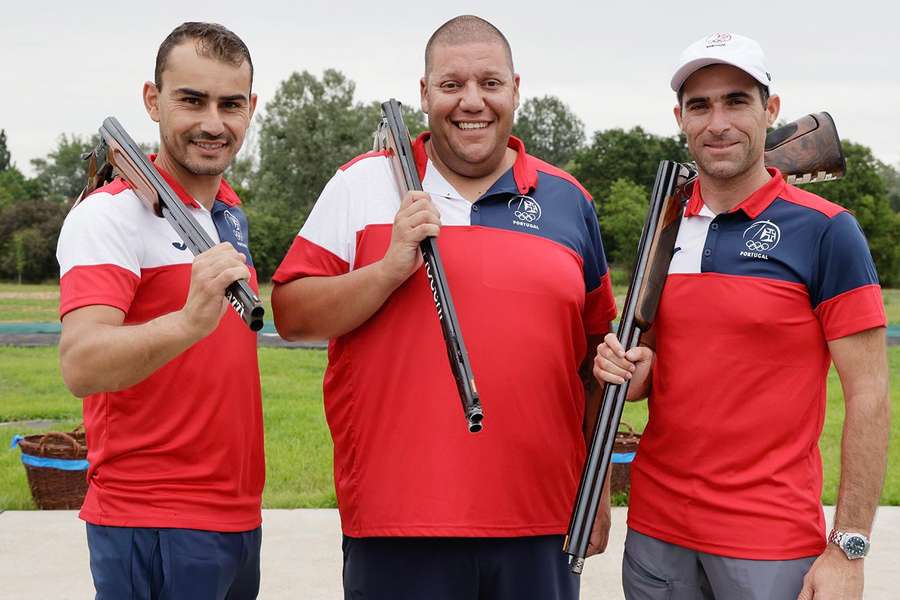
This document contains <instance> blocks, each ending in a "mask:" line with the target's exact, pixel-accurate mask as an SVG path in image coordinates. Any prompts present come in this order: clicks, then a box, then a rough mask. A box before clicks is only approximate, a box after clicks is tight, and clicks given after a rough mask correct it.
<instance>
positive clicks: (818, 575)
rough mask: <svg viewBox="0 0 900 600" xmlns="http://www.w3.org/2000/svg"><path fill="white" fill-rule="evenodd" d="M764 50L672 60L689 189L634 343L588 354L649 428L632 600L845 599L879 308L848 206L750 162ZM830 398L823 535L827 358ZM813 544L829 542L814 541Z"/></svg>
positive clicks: (726, 36)
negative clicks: (829, 480) (835, 390)
mask: <svg viewBox="0 0 900 600" xmlns="http://www.w3.org/2000/svg"><path fill="white" fill-rule="evenodd" d="M770 85H771V77H770V75H769V71H768V69H767V68H766V64H765V59H764V56H763V52H762V49H761V48H760V47H759V45H758V44H757V43H756V42H754V41H753V40H750V39H748V38H745V37H743V36H739V35H735V34H730V33H719V34H715V35H711V36H709V37H707V38H704V39H702V40H699V41H697V42H696V43H694V44H692V45H691V46H689V47H688V48H687V49H686V50H685V51H684V53H683V54H682V57H681V61H680V65H679V67H678V69H677V70H676V71H675V74H674V75H673V77H672V80H671V86H672V90H673V91H675V92H676V94H677V99H678V104H677V106H676V107H675V118H676V120H677V122H678V124H679V126H680V127H681V130H682V132H684V135H685V136H686V138H687V143H688V148H689V150H690V153H691V156H692V157H693V158H694V160H695V161H696V163H697V169H698V171H699V177H698V180H697V182H696V183H695V184H694V187H693V195H692V196H691V198H690V200H689V201H688V203H687V206H686V207H685V209H684V214H683V216H682V219H681V224H680V228H679V230H678V238H677V241H676V242H675V245H676V246H677V247H679V248H680V251H679V252H678V253H676V254H675V255H674V257H673V258H672V262H671V265H670V267H669V274H668V278H667V279H666V284H665V289H664V290H663V294H662V297H661V300H660V303H659V310H658V313H657V316H656V320H655V321H654V324H653V328H652V329H651V330H650V331H649V332H648V333H649V335H647V336H645V337H644V338H642V345H641V346H639V347H637V348H634V349H631V350H629V351H628V352H627V353H624V352H623V349H622V346H621V344H619V342H618V340H616V337H615V335H613V334H610V335H608V336H607V337H606V341H605V342H604V343H603V344H601V345H600V347H599V349H598V354H597V357H596V360H595V366H594V373H595V374H596V375H597V377H598V378H600V379H601V380H602V381H606V382H611V383H622V382H623V377H628V378H629V379H631V386H630V388H629V391H628V393H629V398H628V399H629V400H637V399H641V398H644V397H648V396H649V402H650V417H649V421H648V423H647V427H646V429H645V430H644V434H643V437H642V438H641V446H640V451H639V452H638V456H637V459H636V460H635V462H634V463H633V465H632V470H631V484H632V487H631V497H630V500H629V509H628V527H629V529H628V535H627V537H626V541H625V557H624V561H623V565H622V576H623V582H624V586H625V596H626V597H627V598H630V599H632V598H633V599H638V598H640V599H642V600H646V599H656V598H658V599H663V598H685V599H687V598H698V599H699V598H704V599H710V598H719V599H729V600H730V599H731V598H746V599H752V600H756V599H758V600H796V599H797V598H798V597H799V598H800V600H811V599H812V598H845V599H853V600H858V599H859V598H861V597H862V590H863V562H864V561H863V560H861V559H862V558H863V557H864V556H865V554H866V552H867V551H868V546H869V541H868V536H869V535H870V533H871V529H872V521H873V518H874V515H875V509H876V507H877V505H878V500H879V496H880V493H881V486H882V481H883V478H884V470H885V461H886V457H887V440H888V431H889V426H890V425H889V421H890V400H889V398H888V384H887V357H886V347H885V327H884V326H885V312H884V306H883V304H882V300H881V290H880V289H879V286H878V276H877V274H876V273H875V266H874V264H873V262H872V257H871V255H870V253H869V249H868V247H867V245H866V240H865V238H864V237H863V233H862V230H861V229H860V227H859V225H858V224H857V222H856V220H855V219H854V217H853V215H851V214H850V213H849V212H848V211H846V210H845V209H843V208H841V207H840V206H838V205H836V204H833V203H831V202H829V201H827V200H825V199H823V198H820V197H818V196H815V195H813V194H811V193H809V192H807V191H805V190H802V189H799V188H796V187H794V186H792V185H790V184H788V183H786V182H785V180H784V178H783V177H782V175H781V173H780V172H779V171H778V170H777V169H771V168H770V169H767V168H766V166H765V162H764V146H765V138H766V128H767V127H769V126H771V125H772V124H774V123H775V120H776V119H777V118H778V112H779V109H780V105H781V102H780V99H779V97H778V96H776V95H774V94H772V90H771V89H770ZM832 362H833V363H834V366H835V368H836V370H837V373H838V375H839V376H840V380H841V386H842V388H843V392H844V394H843V396H844V408H845V417H844V429H843V437H842V445H841V482H840V490H839V492H838V501H837V507H836V511H835V517H834V529H833V530H832V533H831V535H830V536H829V537H828V538H827V541H826V537H825V519H824V515H823V511H822V506H821V501H820V498H821V495H822V458H821V456H820V454H819V449H818V440H819V436H820V435H821V433H822V423H823V421H824V417H825V391H826V390H825V387H826V386H825V382H826V378H827V376H828V369H829V366H830V365H831V363H832ZM828 541H830V542H831V543H827V542H828Z"/></svg>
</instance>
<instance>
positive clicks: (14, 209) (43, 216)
mask: <svg viewBox="0 0 900 600" xmlns="http://www.w3.org/2000/svg"><path fill="white" fill-rule="evenodd" d="M67 212H68V208H67V207H66V206H65V205H63V204H60V203H57V202H48V201H46V200H30V201H23V202H17V203H15V204H12V205H10V206H7V207H6V208H4V209H2V210H0V279H18V280H20V281H43V280H45V279H52V278H54V277H56V276H57V273H58V267H57V264H56V242H57V239H58V238H59V230H60V228H61V227H62V222H63V219H65V216H66V213H67Z"/></svg>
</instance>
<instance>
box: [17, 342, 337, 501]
mask: <svg viewBox="0 0 900 600" xmlns="http://www.w3.org/2000/svg"><path fill="white" fill-rule="evenodd" d="M259 358H260V368H261V371H262V373H263V376H262V392H263V412H264V416H265V423H266V433H265V435H266V463H267V473H266V481H267V485H266V490H265V494H264V496H263V503H264V506H265V507H266V508H328V507H334V506H337V503H336V501H335V496H334V486H333V485H332V473H331V438H330V436H329V434H328V429H327V426H326V423H325V416H324V414H323V411H322V373H323V371H324V369H325V360H326V356H325V352H324V351H321V350H286V349H277V348H260V349H259ZM31 419H59V420H60V422H59V423H57V424H54V425H53V426H52V427H51V428H50V429H53V430H57V431H59V430H62V431H66V430H69V429H71V428H72V427H74V426H75V425H76V424H77V423H78V422H79V421H80V420H81V401H80V400H78V399H77V398H73V397H72V396H71V395H70V394H69V393H68V391H67V390H66V389H65V387H64V386H63V384H62V380H61V378H60V375H59V366H58V362H57V351H56V348H55V347H45V348H11V347H3V346H0V422H3V421H13V420H15V421H22V420H31ZM46 429H47V428H44V430H46ZM17 433H18V434H23V435H24V434H29V433H38V431H37V430H34V429H29V428H25V427H21V426H0V510H4V509H6V510H9V509H28V508H33V507H34V506H33V503H32V501H31V496H30V492H29V490H28V483H27V481H26V479H25V470H24V469H23V467H22V464H21V462H20V459H19V451H18V450H9V449H8V448H9V444H10V441H11V439H12V436H13V435H15V434H17Z"/></svg>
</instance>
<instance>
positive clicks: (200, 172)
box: [162, 137, 234, 177]
mask: <svg viewBox="0 0 900 600" xmlns="http://www.w3.org/2000/svg"><path fill="white" fill-rule="evenodd" d="M214 139H215V141H219V139H221V138H214ZM208 141H213V140H208ZM162 142H163V143H164V144H165V145H166V147H167V150H168V155H169V157H170V158H171V159H172V160H173V161H174V162H176V163H178V166H180V167H181V168H182V169H184V170H185V171H187V172H188V173H190V174H191V175H197V176H201V177H214V176H219V175H222V174H223V173H224V172H225V170H226V169H227V168H228V166H229V165H230V164H231V162H232V160H234V154H230V155H228V156H227V157H224V160H223V162H222V164H218V163H209V162H202V161H194V160H191V159H190V158H189V152H190V147H191V140H190V139H188V140H186V141H185V146H184V147H185V151H184V152H183V153H182V152H173V151H172V149H173V148H177V146H174V145H173V144H169V143H168V140H167V139H166V138H165V137H164V138H163V139H162ZM225 142H226V146H225V148H227V149H230V148H231V147H233V144H234V140H229V139H225Z"/></svg>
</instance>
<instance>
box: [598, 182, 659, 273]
mask: <svg viewBox="0 0 900 600" xmlns="http://www.w3.org/2000/svg"><path fill="white" fill-rule="evenodd" d="M648 198H649V194H648V193H647V190H645V189H644V188H643V187H642V186H640V185H638V184H636V183H634V182H633V181H631V180H630V179H626V178H624V177H623V178H619V179H617V180H615V181H614V182H613V183H612V185H611V186H610V188H609V195H608V196H607V199H606V201H605V202H604V203H603V206H602V207H601V208H600V211H599V212H600V217H599V218H600V230H601V232H602V233H603V244H604V249H605V250H606V256H607V258H608V259H609V261H610V262H611V263H613V264H614V265H616V266H617V267H620V268H621V269H623V270H624V271H625V272H627V273H630V272H631V271H632V270H633V269H634V262H635V259H636V258H637V247H638V243H639V242H640V240H641V229H642V228H643V227H644V219H645V218H646V215H647V203H648Z"/></svg>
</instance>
